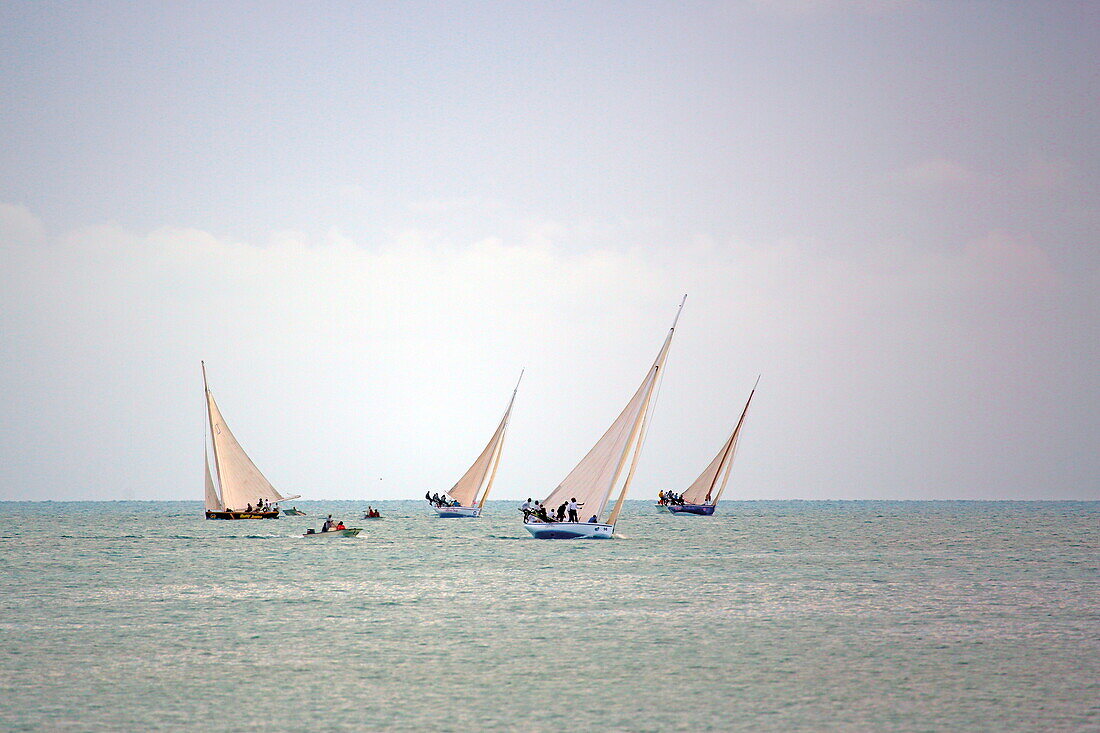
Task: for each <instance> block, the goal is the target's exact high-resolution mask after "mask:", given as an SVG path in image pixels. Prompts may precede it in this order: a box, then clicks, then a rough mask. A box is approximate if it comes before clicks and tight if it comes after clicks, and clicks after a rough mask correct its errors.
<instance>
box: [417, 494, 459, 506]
mask: <svg viewBox="0 0 1100 733" xmlns="http://www.w3.org/2000/svg"><path fill="white" fill-rule="evenodd" d="M424 499H425V500H426V501H427V502H428V503H429V504H431V505H432V506H434V507H435V508H436V509H442V508H443V507H447V506H462V504H461V503H459V501H458V499H452V498H451V497H449V496H446V495H443V496H440V495H439V494H433V493H431V492H428V493H425V494H424Z"/></svg>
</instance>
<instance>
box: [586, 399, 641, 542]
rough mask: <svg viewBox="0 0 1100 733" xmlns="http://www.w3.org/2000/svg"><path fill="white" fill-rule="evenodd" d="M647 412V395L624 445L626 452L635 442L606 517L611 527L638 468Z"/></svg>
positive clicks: (612, 485)
mask: <svg viewBox="0 0 1100 733" xmlns="http://www.w3.org/2000/svg"><path fill="white" fill-rule="evenodd" d="M652 394H653V388H652V386H651V387H650V395H652ZM648 411H649V395H647V396H646V405H645V406H644V407H643V408H642V413H641V415H639V417H640V418H641V419H639V420H638V421H636V422H635V423H634V431H633V433H632V434H631V436H630V440H629V441H627V444H626V446H627V447H626V450H630V448H631V446H632V445H633V444H634V443H635V442H637V445H636V446H634V457H633V460H631V462H630V471H629V472H627V474H626V480H625V481H623V488H622V489H621V490H620V491H619V498H618V499H616V500H615V508H614V509H612V510H611V516H610V517H608V519H607V523H608V524H612V525H613V524H615V522H616V520H618V518H619V512H621V511H622V508H623V501H624V500H625V499H626V492H627V489H629V488H630V481H631V479H633V478H634V469H635V468H637V466H638V455H639V454H640V453H641V448H642V445H641V441H640V440H639V438H640V433H641V428H642V423H643V422H644V421H645V419H644V418H645V414H646V413H647V412H648ZM623 458H624V459H625V458H626V452H625V451H624V453H623ZM619 470H622V465H620V466H619ZM618 478H619V477H618V474H616V476H615V480H618ZM611 487H612V488H614V487H615V483H614V481H613V482H612V484H611ZM597 518H598V517H597Z"/></svg>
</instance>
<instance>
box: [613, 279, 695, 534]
mask: <svg viewBox="0 0 1100 733" xmlns="http://www.w3.org/2000/svg"><path fill="white" fill-rule="evenodd" d="M686 301H687V293H685V294H684V297H683V298H682V299H681V300H680V307H679V308H677V309H676V317H675V318H673V319H672V327H671V328H670V329H669V330H668V336H666V337H665V343H664V346H662V347H661V353H660V354H658V355H657V361H655V362H654V363H653V368H654V369H655V370H656V372H657V373H656V374H655V375H654V376H653V383H654V385H656V382H657V380H659V379H661V378H662V377H663V376H664V371H663V370H664V367H665V359H666V358H667V357H668V348H669V346H671V345H672V334H674V333H675V332H676V324H677V323H678V322H679V320H680V313H681V312H682V311H683V310H684V303H685V302H686ZM654 385H651V386H650V389H649V394H647V395H646V398H645V405H644V406H643V407H642V412H641V414H640V415H639V416H638V420H637V421H636V422H635V424H634V430H633V432H632V433H631V436H630V440H629V441H627V444H626V448H625V449H623V455H622V458H621V459H619V467H618V468H617V469H616V470H615V478H614V479H613V480H612V482H611V487H612V488H614V487H615V482H616V481H618V480H619V474H620V473H621V472H622V470H623V464H624V463H625V461H626V456H627V453H628V452H629V451H630V447H631V444H632V443H634V442H635V441H637V445H636V446H634V456H633V458H632V459H631V461H630V470H629V471H627V474H626V481H624V482H623V488H622V490H620V491H619V498H618V499H617V500H616V501H615V508H614V509H612V510H611V516H610V517H608V520H607V523H608V524H611V525H613V524H615V521H616V520H617V519H618V518H619V512H621V511H622V509H623V501H624V500H625V499H626V492H627V490H628V489H629V488H630V482H631V481H632V480H633V479H634V469H636V468H637V467H638V458H639V456H640V455H641V452H642V443H644V442H645V432H644V431H643V430H642V426H643V425H645V424H647V423H648V422H649V404H650V401H651V400H652V398H653V386H654ZM597 519H598V517H597Z"/></svg>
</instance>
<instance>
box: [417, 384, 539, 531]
mask: <svg viewBox="0 0 1100 733" xmlns="http://www.w3.org/2000/svg"><path fill="white" fill-rule="evenodd" d="M522 380H523V372H522V371H520V373H519V380H517V381H516V388H515V389H514V390H512V399H511V400H509V401H508V409H506V410H505V411H504V417H502V418H501V419H500V424H499V425H497V429H496V432H494V433H493V437H491V438H490V439H489V443H488V444H487V445H486V446H485V449H484V450H482V451H481V455H479V456H478V457H477V460H475V461H474V463H473V465H471V466H470V467H469V468H468V469H467V470H466V473H464V474H463V475H462V478H460V479H459V480H458V483H456V484H455V485H454V486H453V487H451V490H450V491H448V492H447V493H446V494H445V495H444V498H448V499H450V500H451V501H452V502H453V503H454V505H453V506H436V505H434V504H433V505H432V507H433V508H434V509H435V511H436V513H438V514H439V516H440V518H441V519H459V518H466V519H474V518H477V517H480V516H481V509H482V508H483V507H484V506H485V500H486V499H488V498H489V492H490V491H491V490H492V488H493V482H494V481H495V480H496V477H497V467H498V466H500V456H501V454H502V453H503V452H504V434H505V433H506V432H507V431H508V420H509V419H510V418H511V417H512V405H514V404H515V402H516V392H518V391H519V383H520V381H522ZM479 494H480V497H481V498H480V499H479V498H478V495H479Z"/></svg>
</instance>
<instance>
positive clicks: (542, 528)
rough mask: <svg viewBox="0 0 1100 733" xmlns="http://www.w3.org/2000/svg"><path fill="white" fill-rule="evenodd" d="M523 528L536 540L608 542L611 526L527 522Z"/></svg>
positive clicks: (612, 527)
mask: <svg viewBox="0 0 1100 733" xmlns="http://www.w3.org/2000/svg"><path fill="white" fill-rule="evenodd" d="M523 526H524V528H525V529H526V530H527V531H528V532H530V533H531V534H532V536H534V538H535V539H538V540H609V539H611V535H612V534H613V533H614V531H615V525H613V524H589V523H587V522H527V523H525V524H524V525H523Z"/></svg>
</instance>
